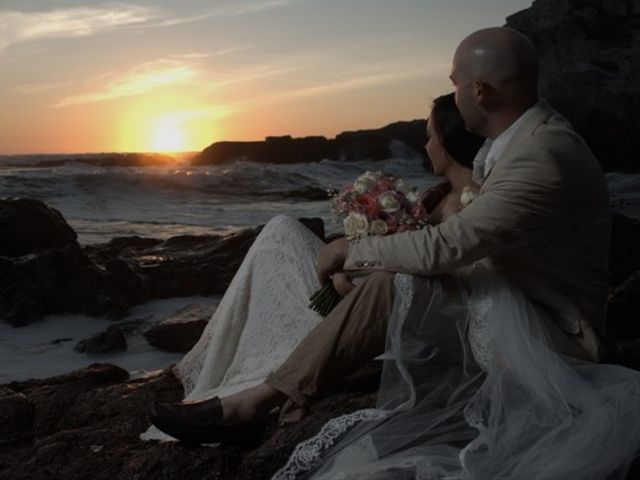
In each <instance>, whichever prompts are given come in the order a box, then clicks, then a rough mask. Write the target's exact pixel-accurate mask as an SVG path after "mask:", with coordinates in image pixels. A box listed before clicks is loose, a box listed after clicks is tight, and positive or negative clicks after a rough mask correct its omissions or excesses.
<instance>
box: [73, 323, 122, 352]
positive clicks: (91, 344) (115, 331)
mask: <svg viewBox="0 0 640 480" xmlns="http://www.w3.org/2000/svg"><path fill="white" fill-rule="evenodd" d="M126 349H127V339H126V337H125V335H124V332H123V331H122V329H121V328H120V327H119V326H117V325H112V326H110V327H109V328H107V329H106V330H105V331H104V332H100V333H97V334H96V335H93V336H92V337H89V338H86V339H84V340H81V341H80V342H78V344H77V345H76V346H75V350H76V351H77V352H80V353H108V352H117V351H121V350H126Z"/></svg>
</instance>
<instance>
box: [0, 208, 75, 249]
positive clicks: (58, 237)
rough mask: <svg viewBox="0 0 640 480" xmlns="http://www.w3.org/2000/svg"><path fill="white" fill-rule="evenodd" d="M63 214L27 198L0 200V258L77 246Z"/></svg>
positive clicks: (73, 234)
mask: <svg viewBox="0 0 640 480" xmlns="http://www.w3.org/2000/svg"><path fill="white" fill-rule="evenodd" d="M76 237H77V236H76V232H74V231H73V229H72V228H71V227H70V226H69V225H68V224H67V222H66V221H65V220H64V218H63V217H62V214H61V213H60V212H59V211H58V210H56V209H55V208H51V207H48V206H47V205H45V204H44V203H43V202H40V201H38V200H31V199H28V198H0V257H19V256H21V255H26V254H28V253H33V252H36V251H39V250H45V249H50V248H61V247H64V246H67V245H77V241H76Z"/></svg>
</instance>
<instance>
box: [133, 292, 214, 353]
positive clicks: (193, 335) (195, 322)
mask: <svg viewBox="0 0 640 480" xmlns="http://www.w3.org/2000/svg"><path fill="white" fill-rule="evenodd" d="M215 309H216V306H215V305H195V304H194V305H187V306H186V307H184V308H182V309H180V310H178V311H177V312H175V313H174V314H173V315H171V316H169V317H167V318H166V319H164V320H162V321H160V322H158V323H157V324H155V325H153V326H152V327H150V328H148V329H147V330H146V331H145V332H144V337H145V338H146V339H147V341H148V342H149V343H150V344H151V345H153V346H154V347H156V348H159V349H160V350H165V351H168V352H184V353H186V352H188V351H189V350H191V347H193V346H194V345H195V344H196V342H197V341H198V339H199V338H200V335H202V331H203V330H204V328H205V327H206V326H207V323H208V322H209V319H210V318H211V315H212V314H213V312H214V311H215Z"/></svg>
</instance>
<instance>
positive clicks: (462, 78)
mask: <svg viewBox="0 0 640 480" xmlns="http://www.w3.org/2000/svg"><path fill="white" fill-rule="evenodd" d="M449 78H450V79H451V82H452V83H453V86H454V87H455V101H456V105H457V106H458V110H460V115H462V118H463V120H464V124H465V127H467V130H469V131H470V132H472V133H475V134H478V135H482V131H483V127H484V125H485V123H486V122H485V118H484V115H483V114H482V111H481V110H480V108H479V107H478V104H477V102H476V98H475V95H474V92H475V91H474V81H473V80H472V79H471V77H470V75H468V74H466V73H465V71H464V69H463V68H461V67H460V62H459V61H458V60H457V54H456V56H455V57H454V58H453V67H452V69H451V75H449Z"/></svg>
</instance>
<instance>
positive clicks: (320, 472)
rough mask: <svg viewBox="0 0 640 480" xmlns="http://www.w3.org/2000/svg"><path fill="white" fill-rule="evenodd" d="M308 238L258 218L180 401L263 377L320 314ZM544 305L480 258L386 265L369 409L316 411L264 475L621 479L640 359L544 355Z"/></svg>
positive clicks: (313, 245)
mask: <svg viewBox="0 0 640 480" xmlns="http://www.w3.org/2000/svg"><path fill="white" fill-rule="evenodd" d="M321 246H322V242H321V241H320V239H318V238H317V237H316V236H315V235H314V234H313V233H312V232H311V231H309V230H308V229H307V228H306V227H304V226H303V225H302V224H300V223H299V222H297V221H296V220H294V219H293V218H290V217H286V216H278V217H276V218H274V219H273V220H271V221H270V222H269V223H268V224H267V225H266V226H265V228H264V229H263V231H262V232H261V234H260V235H259V236H258V238H257V239H256V241H255V242H254V244H253V246H252V247H251V249H250V250H249V252H248V253H247V256H246V258H245V260H244V262H243V263H242V265H241V267H240V269H239V270H238V272H237V273H236V275H235V277H234V279H233V281H232V282H231V285H230V286H229V288H228V290H227V293H226V294H225V295H224V297H223V299H222V301H221V303H220V305H219V307H218V309H217V311H216V313H215V314H214V315H213V317H212V318H211V321H210V322H209V325H208V326H207V328H206V329H205V331H204V333H203V335H202V338H201V339H200V341H199V342H198V343H197V344H196V345H195V346H194V348H193V349H192V350H191V351H190V352H189V353H188V354H187V355H186V356H185V357H184V359H183V360H182V361H181V362H180V363H178V364H177V366H176V368H175V370H176V374H177V375H178V378H180V380H181V381H182V382H183V384H184V387H185V392H186V394H187V397H186V398H187V399H188V400H197V399H203V398H209V397H210V396H213V395H226V394H230V393H233V392H235V391H238V390H241V389H244V388H247V387H250V386H252V385H255V384H257V383H259V382H261V381H262V380H263V379H264V378H265V377H266V376H267V374H268V373H269V372H271V371H272V370H273V369H275V368H277V366H279V365H280V364H281V363H282V362H283V361H284V359H285V358H286V357H287V355H288V354H289V353H290V352H291V351H292V350H293V348H294V347H295V345H296V343H297V342H298V341H300V340H301V339H302V338H303V337H304V336H305V335H306V334H307V333H308V332H309V331H310V330H311V329H312V328H313V326H314V325H316V323H317V322H319V321H320V317H319V316H318V315H317V314H316V313H314V312H313V311H311V310H310V309H309V308H308V305H307V304H308V298H309V296H310V295H311V294H312V293H313V292H314V291H315V290H316V289H317V288H319V284H318V281H317V279H316V275H315V265H314V262H315V257H316V254H317V252H318V250H319V249H320V247H321ZM542 315H543V314H542V313H541V312H540V311H538V310H537V309H536V308H535V307H534V306H533V305H532V304H531V303H530V302H529V301H528V300H527V299H526V298H525V296H524V295H523V294H522V292H521V291H520V290H519V289H518V288H517V287H515V286H514V285H512V284H511V283H510V282H509V281H508V280H506V279H505V278H503V277H501V276H500V275H499V274H497V273H495V272H492V271H490V270H488V269H486V268H485V267H484V266H483V264H482V263H478V264H476V265H473V266H470V267H465V268H462V269H460V270H458V271H456V272H454V273H453V274H451V275H441V276H438V277H418V276H410V275H402V274H399V275H396V277H395V301H394V306H393V313H392V317H391V319H390V322H389V327H388V333H387V349H386V353H385V355H384V364H383V365H384V366H383V371H382V377H381V383H380V389H379V397H378V403H377V406H376V407H377V408H372V409H367V410H361V411H358V412H354V413H352V414H348V415H343V416H340V417H337V418H335V419H333V420H331V421H329V422H328V423H327V424H326V425H325V426H324V427H323V428H322V430H321V431H320V432H319V433H318V434H317V435H316V436H314V437H312V438H310V439H309V440H307V441H305V442H303V443H301V444H300V445H298V446H297V447H296V449H295V450H294V452H293V454H292V455H291V458H290V459H289V461H288V462H287V463H286V464H285V465H284V466H283V467H282V468H281V469H280V470H279V471H278V472H277V473H276V475H275V476H274V478H275V479H276V480H282V479H300V478H321V479H330V480H337V479H350V480H351V479H367V480H370V479H393V480H399V479H405V478H406V479H449V480H451V479H481V480H486V479H507V478H508V479H514V480H515V479H518V480H520V479H527V480H529V479H562V480H573V479H593V480H603V479H607V480H620V479H623V478H624V476H625V473H626V468H627V466H628V465H629V464H630V462H631V460H632V459H633V457H634V455H635V454H636V451H637V450H638V447H639V446H640V421H638V419H637V414H638V412H640V373H638V372H635V371H632V370H629V369H626V368H623V367H619V366H614V365H594V364H587V363H584V362H579V361H577V360H573V359H569V358H564V357H562V356H560V355H558V354H556V353H555V352H554V351H553V350H552V348H551V347H550V340H549V336H548V335H547V333H546V331H545V326H544V325H545V322H544V321H543V318H542ZM142 438H143V439H151V438H156V439H157V438H159V439H168V437H167V436H165V435H164V434H162V433H161V432H158V431H157V430H155V428H151V429H150V430H149V431H147V432H146V433H145V434H143V435H142Z"/></svg>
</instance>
